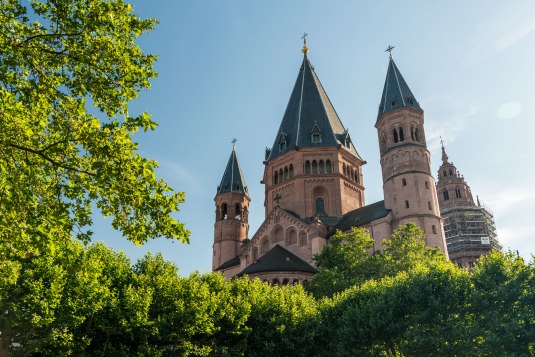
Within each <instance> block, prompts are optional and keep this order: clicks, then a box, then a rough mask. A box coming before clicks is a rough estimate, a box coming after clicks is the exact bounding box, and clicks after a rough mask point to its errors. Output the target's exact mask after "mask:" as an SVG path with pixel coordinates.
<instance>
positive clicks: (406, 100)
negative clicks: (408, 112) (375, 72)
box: [377, 57, 422, 120]
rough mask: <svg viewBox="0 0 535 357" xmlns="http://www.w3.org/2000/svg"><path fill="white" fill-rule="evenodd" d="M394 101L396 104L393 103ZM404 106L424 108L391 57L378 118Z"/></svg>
mask: <svg viewBox="0 0 535 357" xmlns="http://www.w3.org/2000/svg"><path fill="white" fill-rule="evenodd" d="M392 102H394V103H395V104H394V105H392ZM404 107H410V108H415V109H420V110H421V109H422V108H420V104H418V101H417V100H416V98H415V97H414V95H413V94H412V92H411V90H410V88H409V86H408V85H407V82H405V79H403V76H402V75H401V73H400V72H399V69H398V67H397V66H396V64H395V63H394V60H393V59H392V57H390V63H389V64H388V71H387V73H386V80H385V87H384V88H383V96H382V97H381V103H380V104H379V113H378V114H377V120H379V118H381V115H383V114H384V113H388V112H390V111H392V110H395V109H399V108H404Z"/></svg>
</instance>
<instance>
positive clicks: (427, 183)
mask: <svg viewBox="0 0 535 357" xmlns="http://www.w3.org/2000/svg"><path fill="white" fill-rule="evenodd" d="M425 188H426V189H428V190H429V182H428V181H425Z"/></svg>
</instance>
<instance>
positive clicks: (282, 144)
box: [279, 133, 288, 151]
mask: <svg viewBox="0 0 535 357" xmlns="http://www.w3.org/2000/svg"><path fill="white" fill-rule="evenodd" d="M287 143H288V140H286V134H285V133H281V135H280V136H279V151H283V150H286V148H287V147H288V144H287Z"/></svg>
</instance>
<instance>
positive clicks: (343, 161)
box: [262, 42, 365, 222]
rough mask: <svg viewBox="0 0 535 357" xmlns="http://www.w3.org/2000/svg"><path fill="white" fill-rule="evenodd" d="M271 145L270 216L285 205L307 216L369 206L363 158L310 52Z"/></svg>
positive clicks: (268, 153)
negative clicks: (321, 81) (364, 182)
mask: <svg viewBox="0 0 535 357" xmlns="http://www.w3.org/2000/svg"><path fill="white" fill-rule="evenodd" d="M307 52H308V48H307V47H306V42H305V45H304V47H303V54H304V57H303V62H302V64H301V67H300V70H299V74H298V76H297V80H296V81H295V85H294V88H293V90H292V93H291V95H290V100H289V101H288V105H287V107H286V111H285V113H284V116H283V119H282V122H281V125H280V127H279V129H278V131H277V134H276V136H275V140H274V143H273V146H272V148H271V149H269V148H268V149H266V156H265V161H264V164H265V170H264V178H263V180H262V183H263V184H264V185H265V192H266V194H265V202H264V206H265V210H266V216H267V215H268V214H269V213H270V212H271V211H272V210H273V209H274V208H275V207H277V206H278V207H281V208H282V209H285V210H287V211H290V212H293V213H294V214H295V215H297V216H298V217H301V219H306V218H311V217H316V218H315V219H316V221H317V220H318V219H321V221H323V222H326V221H328V217H340V216H342V215H344V214H345V213H347V212H349V211H352V210H354V209H356V208H360V207H362V206H364V194H363V191H364V186H363V184H362V165H363V164H365V162H364V161H363V160H362V159H361V157H360V156H359V154H358V153H357V150H356V149H355V146H354V145H353V142H352V140H351V137H350V135H349V132H348V131H347V129H345V128H344V126H343V124H342V122H341V120H340V118H339V117H338V114H337V113H336V111H335V109H334V107H333V105H332V103H331V101H330V100H329V97H328V96H327V93H326V92H325V90H324V88H323V86H322V85H321V83H320V81H319V79H318V76H317V75H316V72H315V71H314V67H313V66H312V65H311V64H310V61H309V59H308V56H307Z"/></svg>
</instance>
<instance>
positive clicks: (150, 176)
mask: <svg viewBox="0 0 535 357" xmlns="http://www.w3.org/2000/svg"><path fill="white" fill-rule="evenodd" d="M28 3H29V4H28V5H27V4H26V2H22V1H19V0H5V1H2V2H1V3H0V23H1V24H2V26H1V27H0V113H1V114H0V126H1V127H2V130H1V131H0V189H1V192H2V200H1V202H0V226H1V227H2V230H1V233H0V240H1V241H9V242H10V245H11V247H10V249H11V250H15V251H16V252H18V253H21V252H22V253H23V254H25V253H26V250H28V249H29V250H34V249H38V244H36V241H37V240H39V239H45V238H50V239H53V238H54V237H53V236H52V235H51V234H50V232H51V230H52V228H55V229H56V230H61V231H64V232H67V233H68V234H69V235H70V234H73V235H75V236H76V237H78V238H79V239H82V240H85V241H87V240H89V239H90V236H91V232H90V231H89V230H88V229H87V227H88V226H89V225H90V224H91V211H92V209H93V208H94V207H97V208H98V209H99V210H100V212H101V213H102V214H103V215H105V216H110V217H112V226H113V227H114V228H116V229H119V230H120V231H121V232H122V233H123V235H124V236H125V237H126V238H128V239H129V240H131V241H133V242H134V243H136V244H141V243H143V242H145V241H146V240H147V239H148V238H156V237H169V238H177V239H180V240H182V241H187V240H188V236H189V232H188V231H187V230H186V229H185V227H184V225H183V224H181V223H179V222H177V221H176V220H175V219H173V218H172V217H171V215H170V214H171V213H172V212H174V211H177V210H178V205H179V203H181V202H182V201H183V200H184V195H183V193H173V192H172V191H171V189H170V188H169V187H168V185H167V184H166V183H165V182H163V181H162V180H159V179H158V178H157V177H156V175H155V173H154V168H155V167H156V166H157V164H156V162H155V161H153V160H149V159H146V158H144V157H142V156H140V155H138V154H137V144H136V143H135V142H134V141H133V140H132V136H133V134H134V133H135V132H136V131H138V130H139V129H142V130H145V131H146V130H152V129H154V128H155V126H156V124H155V122H153V121H152V120H151V119H150V116H149V115H148V114H146V113H142V114H139V115H137V116H131V115H130V114H129V112H128V103H129V102H130V101H131V100H133V99H135V98H136V97H137V95H138V92H139V91H140V90H143V89H146V88H148V87H149V86H150V83H149V79H150V78H152V77H155V76H156V73H155V72H154V69H153V64H154V61H155V56H154V55H147V54H144V53H143V52H142V51H141V49H140V48H139V46H138V45H137V44H136V43H135V40H136V39H137V38H138V37H139V36H140V35H141V34H142V33H144V32H146V31H149V30H151V29H152V28H153V26H154V24H155V22H156V21H155V20H154V19H140V18H139V17H137V16H136V15H135V14H133V13H132V6H131V5H130V4H126V3H124V2H123V1H122V0H95V1H85V0H73V1H69V2H66V1H60V0H46V1H45V0H43V1H38V0H31V1H29V2H28ZM100 117H101V118H104V119H100ZM55 234H56V233H55ZM0 254H2V256H0V258H5V254H8V253H6V252H5V251H1V252H0ZM0 260H4V259H0ZM7 260H8V261H9V260H10V259H7Z"/></svg>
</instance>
